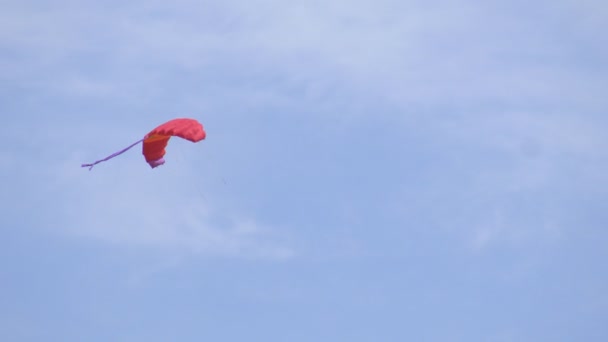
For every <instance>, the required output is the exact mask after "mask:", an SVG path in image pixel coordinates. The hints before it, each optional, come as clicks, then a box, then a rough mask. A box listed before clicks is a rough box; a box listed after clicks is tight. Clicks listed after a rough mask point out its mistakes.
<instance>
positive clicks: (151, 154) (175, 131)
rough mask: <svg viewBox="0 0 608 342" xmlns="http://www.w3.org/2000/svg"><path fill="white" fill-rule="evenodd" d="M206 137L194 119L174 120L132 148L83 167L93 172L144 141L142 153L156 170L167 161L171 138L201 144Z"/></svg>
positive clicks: (158, 128) (159, 127) (153, 131)
mask: <svg viewBox="0 0 608 342" xmlns="http://www.w3.org/2000/svg"><path fill="white" fill-rule="evenodd" d="M206 135H207V134H206V133H205V130H204V129H203V125H201V124H200V123H199V122H198V121H196V120H194V119H173V120H171V121H168V122H165V123H164V124H162V125H160V126H158V127H156V128H155V129H153V130H151V131H150V133H148V134H146V135H145V136H144V138H143V139H141V140H139V141H137V142H135V143H133V144H132V145H131V146H129V147H126V148H124V149H122V150H120V151H118V152H116V153H113V154H111V155H109V156H107V157H105V158H104V159H100V160H98V161H96V162H94V163H91V164H82V165H81V166H82V167H88V168H89V170H91V169H92V168H93V166H95V165H97V164H99V163H101V162H104V161H106V160H109V159H112V158H114V157H116V156H118V155H120V154H122V153H124V152H126V151H127V150H129V149H130V148H131V147H133V146H135V145H137V144H139V143H140V142H142V141H143V148H142V150H143V151H142V153H143V155H144V157H145V158H146V162H148V164H150V167H152V168H155V167H157V166H160V165H163V164H164V163H165V159H164V158H163V157H164V156H165V147H166V146H167V143H168V142H169V139H171V137H173V136H177V137H180V138H183V139H186V140H189V141H192V142H199V141H201V140H203V139H205V137H206Z"/></svg>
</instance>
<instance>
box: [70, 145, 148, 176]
mask: <svg viewBox="0 0 608 342" xmlns="http://www.w3.org/2000/svg"><path fill="white" fill-rule="evenodd" d="M142 141H144V139H141V140H139V141H137V142H134V143H133V144H131V145H130V146H129V147H125V148H123V149H122V150H120V151H118V152H114V153H112V154H111V155H109V156H107V157H105V158H103V159H100V160H97V161H96V162H94V163H91V164H82V165H80V167H88V168H89V171H91V169H92V168H93V166H95V165H97V164H99V163H101V162H104V161H106V160H110V159H112V158H114V157H116V156H118V155H121V154H123V153H125V152H127V151H128V150H129V149H131V148H132V147H133V146H135V145H137V144H139V143H140V142H142Z"/></svg>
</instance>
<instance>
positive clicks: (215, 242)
mask: <svg viewBox="0 0 608 342" xmlns="http://www.w3.org/2000/svg"><path fill="white" fill-rule="evenodd" d="M174 152H175V151H174ZM119 158H120V157H119ZM79 162H80V161H76V160H74V159H70V160H65V161H63V162H61V164H60V165H58V166H57V167H55V168H53V169H52V170H53V175H54V178H55V182H54V184H51V185H50V191H51V192H50V193H49V194H48V196H50V197H51V198H53V199H51V200H52V201H55V202H54V204H53V205H54V206H57V207H58V208H59V209H57V210H55V211H53V212H52V213H49V215H50V217H49V221H51V222H55V224H53V225H52V226H50V227H49V228H50V229H53V230H56V233H63V234H69V235H72V236H80V237H83V238H88V239H94V240H97V241H101V242H105V243H109V244H116V245H122V246H133V247H143V248H152V249H159V250H171V251H175V252H177V253H178V254H179V253H181V254H197V255H211V256H229V257H242V258H270V259H284V258H289V257H291V256H293V254H294V252H293V250H292V249H291V248H289V247H286V246H284V242H281V241H277V239H276V237H275V236H274V228H270V227H265V226H264V225H263V224H260V223H258V222H256V221H255V220H254V219H252V218H248V217H246V216H244V215H239V214H238V213H235V212H234V210H232V211H223V210H222V209H221V208H216V207H214V206H213V205H212V204H211V203H210V202H212V201H211V200H207V199H206V198H210V199H212V198H213V194H212V193H207V194H205V191H203V190H200V189H198V188H199V187H202V186H203V184H201V183H200V182H198V181H197V177H204V175H198V174H196V173H194V172H193V171H192V169H191V168H190V165H189V164H188V163H187V162H186V161H185V160H183V159H182V158H180V156H179V154H178V153H173V155H172V159H171V161H170V162H168V164H170V165H165V166H163V167H160V168H158V169H154V170H150V169H149V167H148V166H147V165H146V164H145V162H144V161H143V160H139V159H138V158H137V157H135V158H133V159H129V160H127V158H123V160H120V161H118V160H112V161H109V162H107V163H112V164H114V165H104V164H99V165H97V166H96V167H95V168H94V169H93V170H91V171H87V170H86V169H84V168H79V167H78V166H79V165H78V164H79Z"/></svg>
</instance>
